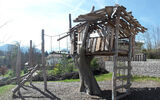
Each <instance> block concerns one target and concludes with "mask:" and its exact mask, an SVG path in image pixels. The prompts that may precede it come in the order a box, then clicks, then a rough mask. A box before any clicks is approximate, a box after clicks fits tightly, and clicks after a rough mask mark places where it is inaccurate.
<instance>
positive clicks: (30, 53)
mask: <svg viewBox="0 0 160 100" xmlns="http://www.w3.org/2000/svg"><path fill="white" fill-rule="evenodd" d="M32 54H33V50H32V40H30V49H29V66H31V67H33V55H32ZM30 84H32V76H31V78H30Z"/></svg>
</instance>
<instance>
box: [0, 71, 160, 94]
mask: <svg viewBox="0 0 160 100" xmlns="http://www.w3.org/2000/svg"><path fill="white" fill-rule="evenodd" d="M95 78H96V80H97V81H106V80H112V73H108V74H102V75H96V76H95ZM79 81H80V79H66V80H61V81H48V82H79ZM131 81H135V82H144V81H156V82H160V78H157V77H148V76H133V77H132V79H131ZM33 82H34V81H33ZM37 82H42V81H36V82H35V83H37ZM26 84H27V85H28V84H29V82H27V83H26ZM14 86H15V85H6V86H2V87H0V96H1V95H2V94H4V93H6V92H7V91H10V90H11V89H12V88H14Z"/></svg>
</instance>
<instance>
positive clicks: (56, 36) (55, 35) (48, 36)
mask: <svg viewBox="0 0 160 100" xmlns="http://www.w3.org/2000/svg"><path fill="white" fill-rule="evenodd" d="M66 33H68V32H64V33H61V34H58V35H53V36H52V35H48V34H44V35H45V36H48V37H57V36H60V35H63V34H66Z"/></svg>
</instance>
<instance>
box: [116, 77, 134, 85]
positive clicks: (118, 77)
mask: <svg viewBox="0 0 160 100" xmlns="http://www.w3.org/2000/svg"><path fill="white" fill-rule="evenodd" d="M129 78H131V76H128V75H127V76H118V77H117V78H116V79H117V80H119V79H129ZM128 84H129V83H128Z"/></svg>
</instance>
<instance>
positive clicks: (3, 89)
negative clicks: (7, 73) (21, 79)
mask: <svg viewBox="0 0 160 100" xmlns="http://www.w3.org/2000/svg"><path fill="white" fill-rule="evenodd" d="M14 87H15V85H5V86H1V87H0V96H1V95H3V94H5V93H7V92H8V91H10V90H11V89H12V88H14Z"/></svg>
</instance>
